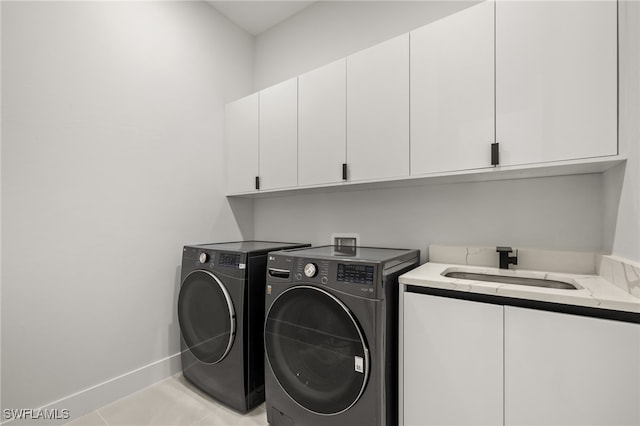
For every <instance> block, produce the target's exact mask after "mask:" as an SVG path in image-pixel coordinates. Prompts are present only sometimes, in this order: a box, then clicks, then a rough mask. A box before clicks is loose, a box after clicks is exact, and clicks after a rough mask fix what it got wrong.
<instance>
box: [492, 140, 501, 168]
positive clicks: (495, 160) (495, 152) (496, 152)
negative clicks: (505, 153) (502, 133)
mask: <svg viewBox="0 0 640 426" xmlns="http://www.w3.org/2000/svg"><path fill="white" fill-rule="evenodd" d="M498 164H500V144H499V143H498V142H496V143H492V144H491V165H492V166H497V165H498Z"/></svg>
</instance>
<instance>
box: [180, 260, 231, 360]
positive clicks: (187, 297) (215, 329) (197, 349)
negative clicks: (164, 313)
mask: <svg viewBox="0 0 640 426" xmlns="http://www.w3.org/2000/svg"><path fill="white" fill-rule="evenodd" d="M178 321H179V323H180V331H181V333H182V338H183V340H184V342H185V343H186V345H187V346H188V348H189V350H190V351H191V353H193V355H194V356H195V357H196V358H198V359H199V360H200V361H202V362H204V363H207V364H215V363H217V362H220V361H222V359H223V358H224V357H225V356H226V355H227V353H228V352H229V350H230V349H231V345H232V344H233V338H234V336H235V310H234V309H233V303H232V302H231V298H230V297H229V293H228V292H227V289H226V288H225V287H224V285H223V284H222V283H221V282H220V280H219V279H218V278H217V277H216V276H215V275H213V274H212V273H210V272H208V271H194V272H191V273H190V274H189V275H187V277H186V278H185V279H184V281H183V282H182V286H181V287H180V296H179V297H178Z"/></svg>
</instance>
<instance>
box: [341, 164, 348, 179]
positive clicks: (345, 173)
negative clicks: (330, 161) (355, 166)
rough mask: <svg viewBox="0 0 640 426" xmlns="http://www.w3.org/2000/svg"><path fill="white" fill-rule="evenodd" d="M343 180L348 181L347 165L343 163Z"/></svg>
mask: <svg viewBox="0 0 640 426" xmlns="http://www.w3.org/2000/svg"><path fill="white" fill-rule="evenodd" d="M342 180H347V163H342Z"/></svg>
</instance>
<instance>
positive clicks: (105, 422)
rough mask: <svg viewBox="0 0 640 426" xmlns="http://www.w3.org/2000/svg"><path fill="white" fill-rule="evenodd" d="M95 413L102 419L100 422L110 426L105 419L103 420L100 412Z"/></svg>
mask: <svg viewBox="0 0 640 426" xmlns="http://www.w3.org/2000/svg"><path fill="white" fill-rule="evenodd" d="M95 413H96V414H97V415H98V416H99V417H100V418H101V419H102V421H103V422H104V424H105V425H107V426H110V425H109V422H108V421H107V419H105V418H104V416H103V415H102V414H100V411H98V410H96V411H95Z"/></svg>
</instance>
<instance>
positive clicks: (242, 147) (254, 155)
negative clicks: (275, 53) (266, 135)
mask: <svg viewBox="0 0 640 426" xmlns="http://www.w3.org/2000/svg"><path fill="white" fill-rule="evenodd" d="M256 176H258V94H257V93H254V94H253V95H249V96H247V97H245V98H242V99H239V100H237V101H235V102H231V103H230V104H228V105H227V193H228V194H236V193H241V192H251V191H255V189H256V187H255V180H256Z"/></svg>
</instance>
